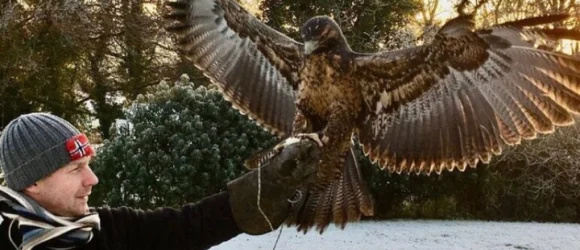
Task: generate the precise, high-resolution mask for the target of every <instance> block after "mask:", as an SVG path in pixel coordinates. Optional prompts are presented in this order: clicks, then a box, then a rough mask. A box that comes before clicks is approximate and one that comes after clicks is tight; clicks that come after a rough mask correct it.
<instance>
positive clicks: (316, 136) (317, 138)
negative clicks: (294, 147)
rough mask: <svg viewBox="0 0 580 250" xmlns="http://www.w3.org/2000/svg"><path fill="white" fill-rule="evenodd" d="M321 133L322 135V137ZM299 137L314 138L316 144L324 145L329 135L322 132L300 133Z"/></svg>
mask: <svg viewBox="0 0 580 250" xmlns="http://www.w3.org/2000/svg"><path fill="white" fill-rule="evenodd" d="M320 135H322V139H321V138H320ZM297 137H298V138H300V139H304V138H307V139H309V140H312V141H314V142H316V144H318V147H322V146H324V144H325V143H327V142H328V137H327V136H325V135H323V134H322V133H309V134H298V135H297Z"/></svg>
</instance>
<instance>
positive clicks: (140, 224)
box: [95, 192, 242, 249]
mask: <svg viewBox="0 0 580 250" xmlns="http://www.w3.org/2000/svg"><path fill="white" fill-rule="evenodd" d="M229 198H230V197H229V194H228V193H227V192H222V193H219V194H215V195H212V196H210V197H207V198H205V199H203V200H201V201H199V202H197V203H194V204H187V205H185V206H183V207H182V208H181V209H174V208H158V209H155V210H148V211H143V210H135V209H131V208H127V207H121V208H116V209H106V208H103V209H99V210H98V213H99V215H100V218H101V232H100V233H99V238H100V239H95V240H98V241H100V243H101V244H103V243H104V244H106V245H108V246H109V247H110V248H109V249H207V248H210V247H211V246H214V245H217V244H219V243H221V242H224V241H227V240H229V239H231V238H233V237H235V236H236V235H238V234H240V233H242V231H241V230H240V229H239V228H238V226H237V224H236V222H235V220H234V219H233V216H232V213H231V208H230V205H229ZM101 239H102V240H101Z"/></svg>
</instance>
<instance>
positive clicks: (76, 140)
mask: <svg viewBox="0 0 580 250" xmlns="http://www.w3.org/2000/svg"><path fill="white" fill-rule="evenodd" d="M66 149H67V150H68V153H69V154H70V159H71V161H76V160H78V159H80V158H83V157H85V156H89V155H93V154H94V150H93V146H91V144H90V143H89V139H88V138H87V136H86V135H84V134H79V135H76V136H74V137H73V138H70V139H68V140H67V141H66Z"/></svg>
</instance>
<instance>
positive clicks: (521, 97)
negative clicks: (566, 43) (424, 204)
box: [167, 0, 580, 232]
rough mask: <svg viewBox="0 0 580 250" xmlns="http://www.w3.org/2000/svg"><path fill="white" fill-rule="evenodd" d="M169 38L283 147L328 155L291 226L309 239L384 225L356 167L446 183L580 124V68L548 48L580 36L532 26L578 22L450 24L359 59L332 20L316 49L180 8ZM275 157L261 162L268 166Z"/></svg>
mask: <svg viewBox="0 0 580 250" xmlns="http://www.w3.org/2000/svg"><path fill="white" fill-rule="evenodd" d="M168 5H169V6H170V7H171V12H170V13H169V14H168V15H167V19H169V20H171V21H172V23H171V24H170V25H169V26H168V27H167V30H168V31H170V32H174V33H175V34H177V38H178V45H179V47H180V48H181V49H182V51H183V53H184V54H185V55H186V56H187V57H188V58H190V59H191V60H192V61H193V62H194V64H195V66H196V67H198V68H199V69H200V70H201V71H203V72H204V73H205V75H206V76H207V77H209V78H210V79H211V81H212V82H213V83H214V84H216V85H217V86H218V87H219V88H220V89H221V91H222V92H223V93H224V96H225V98H226V99H228V100H229V101H231V102H232V103H233V104H234V106H235V107H236V108H237V109H239V110H240V111H241V112H242V113H244V114H247V115H248V116H249V117H250V118H252V119H254V120H256V122H258V123H259V124H260V125H262V126H264V127H265V128H267V129H268V130H270V131H271V132H272V133H274V134H277V135H278V136H279V137H280V138H286V137H288V136H289V135H298V136H304V137H310V138H313V139H316V140H319V141H320V142H321V143H322V145H323V146H322V161H321V163H320V165H319V173H318V175H317V180H316V182H315V183H314V184H312V185H308V186H305V187H304V188H303V190H302V191H303V192H302V193H303V194H304V195H305V197H304V198H303V199H301V202H300V203H298V204H295V208H296V209H294V213H293V214H291V216H290V218H289V220H288V221H289V223H291V224H297V225H298V228H299V229H300V230H304V232H306V231H307V230H308V229H310V228H312V227H317V229H318V230H319V231H320V232H322V231H323V230H324V228H325V227H326V226H327V225H328V224H329V223H332V222H334V223H335V224H337V225H340V226H342V227H344V226H345V224H346V223H347V222H349V221H356V220H359V219H360V217H361V216H362V215H369V216H370V215H372V214H373V213H374V211H373V201H372V198H371V196H370V194H369V192H368V190H367V187H366V184H365V183H364V180H363V179H362V177H361V173H360V169H359V167H358V165H357V161H356V158H355V156H354V154H353V149H352V145H353V143H352V140H353V137H354V136H357V137H358V139H359V140H360V142H361V144H362V145H363V149H364V152H365V154H366V155H367V156H368V157H369V158H370V159H371V160H372V161H373V162H376V163H378V165H379V166H380V167H381V168H385V169H388V170H390V171H394V172H398V173H401V172H416V173H432V172H436V173H441V172H442V171H443V170H444V169H447V170H453V169H455V168H458V169H460V170H464V169H465V168H466V166H467V165H470V166H472V167H474V166H475V165H476V164H477V162H478V161H479V160H481V161H483V162H486V163H487V162H489V160H490V159H491V157H492V154H495V155H497V154H500V153H501V151H502V148H503V147H505V145H514V144H518V143H520V141H521V139H522V138H524V139H532V138H535V137H536V136H537V134H538V133H551V132H553V131H554V129H555V127H556V126H566V125H570V124H572V123H573V122H574V120H573V118H572V113H573V114H578V113H580V59H579V58H578V57H572V56H569V55H565V54H562V53H558V52H552V51H549V50H545V49H541V48H549V46H548V45H549V42H550V41H556V40H559V39H563V38H567V39H575V40H580V32H578V31H574V30H564V29H550V28H537V27H530V26H536V25H542V24H547V23H552V22H557V21H561V20H564V19H566V18H568V15H551V16H543V17H537V18H529V19H524V20H518V21H513V22H509V23H504V24H501V25H496V26H493V27H491V28H489V29H479V30H476V29H475V28H474V24H473V17H472V16H460V17H458V18H455V19H453V20H450V21H449V22H447V23H446V24H445V25H444V26H443V27H442V28H441V29H440V30H439V31H438V33H437V35H436V36H435V38H434V40H433V41H432V42H431V43H430V44H426V45H423V46H418V47H414V48H410V49H404V50H398V51H391V52H384V53H374V54H362V53H357V52H353V51H352V50H351V49H350V47H349V45H348V43H347V41H346V39H345V38H344V36H343V34H342V32H341V30H340V27H339V26H338V25H337V24H336V23H335V22H334V21H333V20H332V19H330V18H329V17H324V16H319V17H314V18H312V19H310V20H309V21H308V22H306V23H305V24H304V26H303V27H302V29H301V34H302V40H303V41H304V43H300V42H297V41H295V40H293V39H291V38H289V37H287V36H285V35H284V34H281V33H279V32H277V31H275V30H273V29H271V28H270V27H268V26H266V25H264V24H263V23H261V22H260V21H258V20H257V19H256V18H254V17H253V16H251V15H250V14H249V13H248V12H246V11H245V10H244V9H243V8H242V7H240V6H239V5H238V4H236V3H235V2H234V1H232V0H180V1H176V2H170V3H168ZM270 155H272V151H268V150H266V151H263V152H260V153H259V154H256V155H255V156H254V157H251V158H250V159H249V160H248V161H247V164H248V166H249V167H257V166H259V165H260V164H261V163H263V162H265V161H267V160H268V157H269V156H270Z"/></svg>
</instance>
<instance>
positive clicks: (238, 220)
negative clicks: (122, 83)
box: [95, 138, 319, 249]
mask: <svg viewBox="0 0 580 250" xmlns="http://www.w3.org/2000/svg"><path fill="white" fill-rule="evenodd" d="M275 150H276V153H275V154H273V155H272V158H271V159H269V160H268V161H267V163H266V164H265V165H264V166H262V167H260V171H261V172H260V174H258V172H257V171H258V170H253V171H251V172H248V173H246V174H244V175H243V176H241V177H239V178H237V179H236V180H234V181H232V182H230V183H228V185H227V190H228V191H226V192H222V193H219V194H215V195H212V196H210V197H207V198H205V199H203V200H201V201H199V202H197V203H195V204H188V205H185V206H183V207H182V208H181V209H173V208H159V209H156V210H152V211H151V210H150V211H142V210H135V209H131V208H127V207H121V208H117V209H107V208H102V209H99V210H98V212H99V215H100V217H101V232H100V233H99V235H98V236H97V237H98V238H100V239H95V240H97V241H99V242H101V244H105V245H106V246H107V247H108V249H207V248H210V247H211V246H214V245H217V244H219V243H221V242H223V241H226V240H229V239H231V238H233V237H235V236H236V235H238V234H240V233H249V234H263V233H267V232H269V231H271V230H272V228H271V227H270V224H268V223H266V221H265V219H264V218H263V216H262V213H261V212H260V211H259V208H258V207H257V205H256V204H257V193H258V192H257V191H258V185H257V184H258V177H260V179H261V182H260V183H261V186H260V188H261V189H262V192H261V196H260V197H261V206H260V207H261V208H262V210H263V212H264V213H265V214H266V215H268V217H269V218H268V219H269V221H270V223H271V224H272V227H273V228H274V229H275V228H277V227H279V226H280V225H281V224H282V223H283V221H284V220H285V218H286V217H287V216H288V213H289V210H290V203H289V201H288V200H289V199H290V198H291V197H292V196H293V195H294V192H295V191H296V190H297V189H298V188H299V187H301V186H302V185H304V184H306V183H307V182H309V181H310V180H312V179H313V178H312V176H315V174H316V170H317V168H316V167H317V163H318V159H319V151H318V147H317V146H316V144H315V143H314V142H312V141H309V140H305V141H300V140H298V139H295V138H293V139H288V140H286V141H284V142H283V143H281V144H279V145H277V146H276V147H275Z"/></svg>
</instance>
